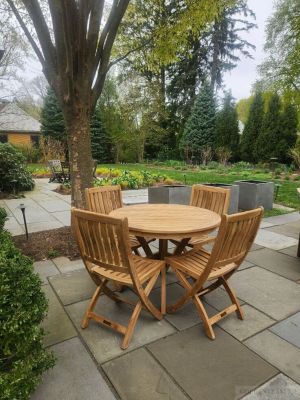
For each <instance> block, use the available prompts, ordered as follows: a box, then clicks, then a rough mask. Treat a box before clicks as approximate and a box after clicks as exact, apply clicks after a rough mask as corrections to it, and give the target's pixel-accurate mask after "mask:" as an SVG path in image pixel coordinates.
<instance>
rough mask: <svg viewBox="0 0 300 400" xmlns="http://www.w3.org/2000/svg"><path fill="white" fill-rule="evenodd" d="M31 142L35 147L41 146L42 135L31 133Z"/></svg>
mask: <svg viewBox="0 0 300 400" xmlns="http://www.w3.org/2000/svg"><path fill="white" fill-rule="evenodd" d="M30 138H31V143H32V144H33V145H34V146H35V147H39V145H40V137H39V136H38V135H31V137H30Z"/></svg>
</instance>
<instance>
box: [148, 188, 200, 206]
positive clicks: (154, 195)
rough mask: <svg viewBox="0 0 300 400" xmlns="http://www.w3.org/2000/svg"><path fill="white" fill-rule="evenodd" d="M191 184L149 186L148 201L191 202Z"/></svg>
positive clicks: (153, 202)
mask: <svg viewBox="0 0 300 400" xmlns="http://www.w3.org/2000/svg"><path fill="white" fill-rule="evenodd" d="M191 191H192V187H191V186H185V185H164V186H153V187H149V188H148V202H149V203H152V204H157V203H166V204H189V203H190V197H191Z"/></svg>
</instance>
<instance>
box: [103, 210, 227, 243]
mask: <svg viewBox="0 0 300 400" xmlns="http://www.w3.org/2000/svg"><path fill="white" fill-rule="evenodd" d="M109 215H110V216H111V217H115V218H125V217H127V218H128V225H129V230H130V233H132V234H133V235H135V236H143V237H144V236H150V237H155V238H157V239H180V240H181V239H184V238H190V237H198V236H201V235H203V234H204V233H208V232H211V231H212V230H213V229H215V228H216V227H218V226H219V225H220V222H221V217H220V216H219V215H218V214H217V213H215V212H213V211H210V210H206V209H204V208H199V207H192V206H184V205H180V204H139V205H134V206H128V207H122V208H118V209H116V210H113V211H112V212H111V213H110V214H109Z"/></svg>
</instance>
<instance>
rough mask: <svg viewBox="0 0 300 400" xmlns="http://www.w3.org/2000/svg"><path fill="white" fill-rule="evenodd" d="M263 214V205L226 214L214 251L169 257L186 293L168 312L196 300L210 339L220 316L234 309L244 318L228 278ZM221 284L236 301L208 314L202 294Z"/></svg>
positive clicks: (200, 251)
mask: <svg viewBox="0 0 300 400" xmlns="http://www.w3.org/2000/svg"><path fill="white" fill-rule="evenodd" d="M262 214H263V208H258V209H255V210H251V211H247V212H243V213H239V214H234V215H223V216H222V222H221V225H220V228H219V232H218V236H217V238H216V241H215V244H214V247H213V249H212V252H211V253H210V252H208V251H206V250H204V249H203V248H200V249H193V250H191V251H189V252H188V253H185V254H184V255H181V256H173V257H167V258H166V262H167V264H168V265H170V266H171V268H173V269H174V271H175V273H176V275H177V277H178V279H179V281H180V283H181V285H182V287H183V288H185V289H186V292H185V293H184V294H183V296H182V297H181V298H179V299H178V301H177V302H176V303H175V304H174V305H172V306H169V307H168V308H167V311H168V312H175V311H176V310H177V309H179V308H180V307H182V306H183V305H184V304H185V303H187V302H188V301H190V300H192V301H193V302H194V304H195V306H196V308H197V310H198V312H199V315H200V317H201V319H202V320H203V324H204V328H205V332H206V334H207V336H208V337H209V338H210V339H215V334H214V331H213V328H212V326H213V325H214V324H215V323H216V322H218V321H219V320H220V319H222V318H224V317H225V316H227V315H229V314H231V313H232V312H236V314H237V316H238V318H240V319H243V311H242V309H241V307H240V304H239V302H238V299H237V297H236V295H235V294H234V292H233V290H232V289H231V288H230V286H229V284H228V279H229V278H230V277H231V276H232V274H233V273H234V272H235V271H236V270H237V269H238V268H239V266H240V265H241V263H242V262H243V260H244V259H245V257H246V255H247V253H248V251H249V250H250V248H251V246H252V243H253V242H254V239H255V236H256V234H257V231H258V228H259V224H260V221H261V217H262ZM187 278H189V279H187ZM191 280H193V283H191ZM209 282H211V283H210V285H209V286H206V287H205V289H204V288H203V287H204V284H206V283H209ZM220 286H223V287H224V289H225V290H226V292H227V294H228V295H229V297H230V299H231V302H232V304H231V305H230V306H229V307H227V308H225V309H224V310H222V311H220V312H218V313H216V314H215V315H214V316H212V317H208V315H207V313H206V310H205V308H204V305H203V303H202V301H201V297H202V296H204V295H205V294H207V293H210V292H212V291H213V290H215V289H217V288H218V287H220Z"/></svg>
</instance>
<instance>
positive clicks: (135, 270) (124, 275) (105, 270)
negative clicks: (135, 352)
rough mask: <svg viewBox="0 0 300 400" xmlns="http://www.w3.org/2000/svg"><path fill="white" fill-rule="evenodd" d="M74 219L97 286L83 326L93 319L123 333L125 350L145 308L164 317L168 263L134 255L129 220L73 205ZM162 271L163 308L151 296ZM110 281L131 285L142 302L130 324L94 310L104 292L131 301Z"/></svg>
mask: <svg viewBox="0 0 300 400" xmlns="http://www.w3.org/2000/svg"><path fill="white" fill-rule="evenodd" d="M72 220H73V222H74V229H75V234H76V238H77V242H78V246H79V250H80V253H81V257H82V259H83V262H84V264H85V266H86V269H87V271H88V273H89V274H90V276H91V278H92V279H93V281H94V282H95V283H96V285H97V289H96V291H95V293H94V295H93V297H92V299H91V301H90V303H89V306H88V308H87V310H86V313H85V315H84V318H83V321H82V328H86V327H87V326H88V323H89V320H90V319H93V320H95V321H96V322H99V323H101V324H103V325H105V326H106V327H110V328H111V329H114V330H116V331H117V332H119V333H121V334H123V335H124V339H123V342H122V345H121V348H122V349H126V348H127V347H128V345H129V343H130V340H131V338H132V335H133V330H134V327H135V325H136V323H137V320H138V317H139V315H140V313H141V311H142V308H143V307H144V308H145V309H146V310H148V311H149V312H150V313H151V314H152V315H153V316H154V317H155V318H157V319H158V320H161V319H162V317H163V314H164V313H165V308H166V299H165V296H166V288H165V285H166V276H165V272H166V271H165V262H164V261H159V260H150V259H148V258H143V257H139V256H136V255H133V254H132V252H131V248H130V244H129V230H128V221H127V219H116V218H112V217H109V216H107V215H104V214H99V213H93V212H89V211H84V210H79V209H75V208H72ZM160 274H161V278H162V279H161V281H162V283H161V311H159V310H158V309H157V308H156V307H155V306H154V305H153V303H152V302H151V301H150V299H149V294H150V292H151V290H152V289H153V287H154V285H155V283H156V281H157V279H158V277H159V275H160ZM108 281H112V282H113V283H114V284H121V285H125V286H129V287H131V288H132V289H133V290H134V291H135V293H136V294H137V296H138V298H139V301H138V302H137V303H136V304H134V306H135V307H134V310H133V312H132V315H131V318H130V321H129V324H128V326H124V325H121V324H119V323H118V322H115V321H112V320H110V319H109V318H107V317H104V316H102V315H98V314H96V313H95V312H94V308H95V305H96V303H97V301H98V299H99V296H100V294H101V292H103V293H104V294H105V295H107V296H108V297H110V298H111V299H112V300H114V301H116V302H119V301H123V302H125V303H128V304H132V303H131V301H129V300H127V299H125V298H123V297H120V296H119V295H117V294H116V293H115V292H113V291H112V290H110V289H109V288H108V287H107V283H108Z"/></svg>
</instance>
